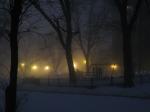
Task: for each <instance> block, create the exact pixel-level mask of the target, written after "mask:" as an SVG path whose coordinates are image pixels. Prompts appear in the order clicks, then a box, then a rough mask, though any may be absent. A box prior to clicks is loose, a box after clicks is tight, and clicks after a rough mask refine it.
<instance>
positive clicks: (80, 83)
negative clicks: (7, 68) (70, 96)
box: [19, 74, 150, 87]
mask: <svg viewBox="0 0 150 112" xmlns="http://www.w3.org/2000/svg"><path fill="white" fill-rule="evenodd" d="M134 82H135V83H136V84H138V83H141V84H142V83H150V74H139V75H136V76H135V78H134ZM122 83H123V76H116V77H112V76H105V77H104V76H103V77H97V76H91V75H87V76H86V77H78V78H77V81H76V84H75V85H74V86H75V87H99V86H113V85H121V84H122ZM19 84H21V85H37V86H40V85H41V86H53V87H70V86H72V84H71V83H70V82H69V79H68V78H53V79H52V78H51V79H47V78H43V79H42V78H25V79H22V81H20V82H19Z"/></svg>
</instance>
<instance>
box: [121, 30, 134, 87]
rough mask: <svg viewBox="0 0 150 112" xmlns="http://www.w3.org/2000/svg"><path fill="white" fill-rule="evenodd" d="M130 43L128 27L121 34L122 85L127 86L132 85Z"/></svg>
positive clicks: (132, 73)
mask: <svg viewBox="0 0 150 112" xmlns="http://www.w3.org/2000/svg"><path fill="white" fill-rule="evenodd" d="M131 43H132V41H131V31H130V30H129V29H126V30H125V31H124V34H123V64H124V85H125V86H127V87H132V86H133V85H134V81H133V79H134V72H133V62H132V46H131V45H132V44H131Z"/></svg>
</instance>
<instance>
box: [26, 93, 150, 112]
mask: <svg viewBox="0 0 150 112" xmlns="http://www.w3.org/2000/svg"><path fill="white" fill-rule="evenodd" d="M28 97H29V99H28V101H27V102H26V104H25V105H24V107H23V112H150V100H147V99H136V98H125V97H111V96H90V95H69V94H50V93H40V92H31V93H29V96H28Z"/></svg>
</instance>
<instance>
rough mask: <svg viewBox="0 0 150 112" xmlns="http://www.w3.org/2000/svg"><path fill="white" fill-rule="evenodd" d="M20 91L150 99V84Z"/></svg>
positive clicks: (40, 87) (36, 87) (41, 87)
mask: <svg viewBox="0 0 150 112" xmlns="http://www.w3.org/2000/svg"><path fill="white" fill-rule="evenodd" d="M19 91H28V92H43V93H63V94H66V93H67V94H80V95H94V96H119V97H135V98H145V99H150V84H143V85H136V86H135V87H133V88H122V87H117V86H101V87H98V88H94V89H89V88H78V87H74V88H73V87H48V86H35V85H27V86H23V87H22V86H21V87H19Z"/></svg>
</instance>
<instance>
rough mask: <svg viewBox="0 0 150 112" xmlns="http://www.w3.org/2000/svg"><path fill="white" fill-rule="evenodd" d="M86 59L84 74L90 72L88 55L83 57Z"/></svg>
mask: <svg viewBox="0 0 150 112" xmlns="http://www.w3.org/2000/svg"><path fill="white" fill-rule="evenodd" d="M85 59H86V72H90V60H89V55H87V56H85Z"/></svg>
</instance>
